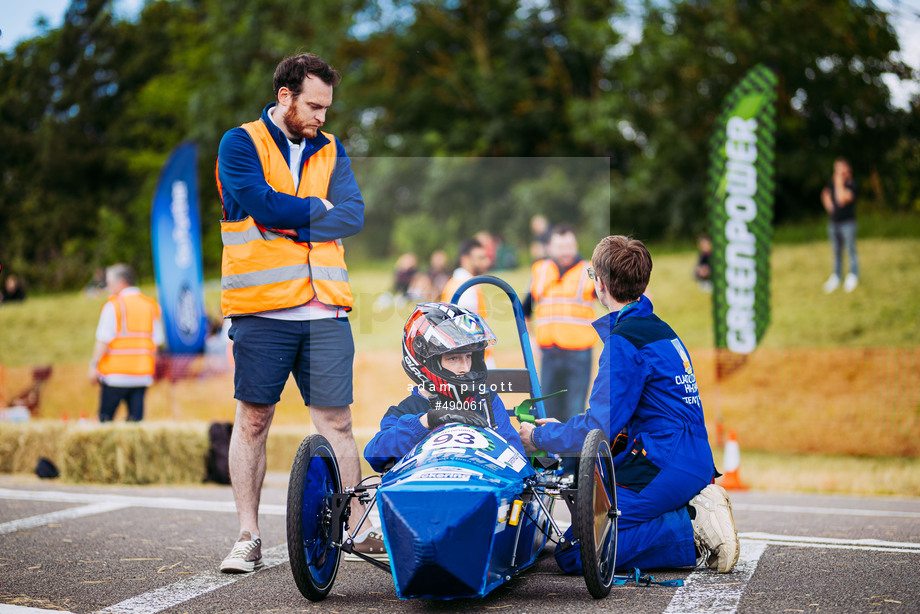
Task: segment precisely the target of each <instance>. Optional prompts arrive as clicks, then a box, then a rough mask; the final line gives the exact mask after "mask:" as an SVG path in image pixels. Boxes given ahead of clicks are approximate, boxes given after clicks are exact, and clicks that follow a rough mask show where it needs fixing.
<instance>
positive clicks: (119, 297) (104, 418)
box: [88, 264, 165, 422]
mask: <svg viewBox="0 0 920 614" xmlns="http://www.w3.org/2000/svg"><path fill="white" fill-rule="evenodd" d="M134 279H135V278H134V271H133V270H132V269H131V267H129V266H128V265H127V264H115V265H112V266H110V267H109V268H108V269H107V270H106V272H105V281H106V287H108V289H109V292H111V294H112V296H111V297H110V298H109V300H107V301H106V302H105V305H103V306H102V313H101V314H100V315H99V325H98V326H97V327H96V346H95V348H94V350H93V358H92V360H91V361H90V363H89V374H88V375H89V380H90V381H91V382H93V383H98V384H100V387H101V388H100V391H99V422H109V421H111V420H112V418H113V417H114V416H115V410H116V409H118V405H119V404H120V403H121V402H122V401H124V402H125V404H126V405H127V406H128V421H129V422H140V421H141V420H143V419H144V394H145V393H146V392H147V387H148V386H150V385H151V384H153V374H154V371H155V367H156V351H157V347H158V346H160V345H162V344H163V342H164V340H165V338H164V335H163V323H162V321H161V319H160V307H159V305H157V302H156V301H155V300H153V299H152V298H149V297H146V296H144V295H143V294H141V291H140V290H138V289H137V287H136V286H135V285H134V283H135V281H134Z"/></svg>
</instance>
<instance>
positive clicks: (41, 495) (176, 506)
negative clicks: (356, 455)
mask: <svg viewBox="0 0 920 614" xmlns="http://www.w3.org/2000/svg"><path fill="white" fill-rule="evenodd" d="M0 499H18V500H26V501H57V502H63V503H115V504H119V505H121V506H122V507H148V508H157V509H168V510H193V511H199V512H230V513H233V514H235V513H236V505H234V503H233V501H202V500H198V499H179V498H178V497H127V496H123V495H95V494H91V493H76V492H62V491H58V492H52V491H34V490H13V489H9V488H0ZM259 513H260V514H266V515H268V516H284V515H285V514H287V506H285V505H269V504H263V505H261V506H259Z"/></svg>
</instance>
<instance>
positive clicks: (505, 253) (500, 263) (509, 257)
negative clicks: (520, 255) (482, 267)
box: [492, 234, 518, 271]
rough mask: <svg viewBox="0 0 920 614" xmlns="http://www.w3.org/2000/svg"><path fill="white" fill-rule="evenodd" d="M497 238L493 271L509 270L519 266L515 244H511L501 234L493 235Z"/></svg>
mask: <svg viewBox="0 0 920 614" xmlns="http://www.w3.org/2000/svg"><path fill="white" fill-rule="evenodd" d="M492 236H493V238H494V240H495V262H494V264H493V265H492V270H493V271H508V270H511V269H514V268H517V265H518V262H517V252H516V251H515V249H514V246H513V245H509V244H508V243H507V242H506V241H505V240H504V238H502V236H501V235H499V234H496V235H492Z"/></svg>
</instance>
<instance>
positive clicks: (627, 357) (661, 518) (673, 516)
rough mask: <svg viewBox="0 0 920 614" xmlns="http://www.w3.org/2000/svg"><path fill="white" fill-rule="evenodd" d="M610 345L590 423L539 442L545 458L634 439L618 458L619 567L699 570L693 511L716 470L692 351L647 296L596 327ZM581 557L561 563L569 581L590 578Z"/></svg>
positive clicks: (552, 430) (582, 421) (565, 427)
mask: <svg viewBox="0 0 920 614" xmlns="http://www.w3.org/2000/svg"><path fill="white" fill-rule="evenodd" d="M594 328H595V330H597V332H598V335H600V338H601V339H602V340H603V341H604V349H603V351H602V352H601V356H600V364H599V368H598V374H597V378H596V379H595V380H594V385H593V387H592V389H591V396H590V398H589V402H588V404H589V407H588V410H587V411H586V413H584V414H582V415H579V416H576V417H574V418H572V419H570V420H569V421H568V422H565V423H550V424H545V425H543V426H541V427H539V428H537V429H535V430H534V432H533V441H534V444H535V445H536V446H537V447H538V448H542V449H543V450H546V451H548V452H554V453H560V454H565V453H578V452H580V451H581V447H582V444H583V442H584V440H585V437H586V436H587V434H588V431H590V430H592V429H598V428H599V429H602V430H603V431H604V433H605V434H606V435H607V438H608V439H609V440H610V441H613V440H614V438H615V437H616V435H617V434H618V433H620V432H621V431H622V430H624V429H625V431H626V434H627V436H628V442H629V444H628V445H627V447H626V449H625V450H624V451H623V452H621V453H620V454H618V455H617V456H616V457H615V458H614V467H615V468H616V481H617V506H618V507H619V509H620V511H621V512H622V516H621V517H620V519H619V524H618V531H617V539H618V542H617V567H618V568H632V567H640V568H646V567H683V566H688V565H694V564H695V563H696V551H695V549H694V545H693V527H692V525H691V524H690V516H689V515H688V510H687V507H686V505H687V503H688V502H689V501H690V499H692V498H693V497H694V496H695V495H696V494H697V493H699V492H700V491H701V490H702V489H703V488H704V487H705V486H706V485H707V484H709V483H711V482H712V479H713V476H714V472H715V468H714V465H713V460H712V450H711V449H710V447H709V440H708V436H707V434H706V426H705V424H704V420H703V407H702V404H701V403H700V397H699V393H698V391H697V385H696V376H695V374H694V372H693V365H692V364H691V362H690V356H689V353H688V352H687V348H685V347H684V344H683V343H682V342H681V341H680V339H679V338H678V337H677V334H675V332H674V331H673V330H672V329H671V327H670V326H668V325H667V324H666V323H664V322H663V321H662V320H661V319H660V318H658V316H656V315H655V314H654V313H653V311H652V302H651V301H650V300H649V299H648V298H647V297H645V296H643V297H641V298H640V300H639V301H638V302H635V303H630V304H629V305H627V306H625V307H624V308H623V309H622V310H620V311H618V312H613V313H609V314H607V315H606V316H604V317H602V318H600V319H598V320H596V321H595V322H594ZM577 554H578V549H577V548H572V549H570V550H568V551H566V552H564V553H559V554H558V555H557V560H558V561H559V564H560V566H561V567H562V568H563V569H564V570H566V571H576V570H578V569H580V568H581V561H580V560H577V559H579V558H580V557H578V556H576V555H577Z"/></svg>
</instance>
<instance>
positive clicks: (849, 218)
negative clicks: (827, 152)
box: [821, 158, 859, 293]
mask: <svg viewBox="0 0 920 614" xmlns="http://www.w3.org/2000/svg"><path fill="white" fill-rule="evenodd" d="M857 191H858V188H857V185H856V182H855V181H854V180H853V169H852V168H851V167H850V163H849V162H848V161H847V159H846V158H837V159H836V160H834V173H833V175H832V176H831V181H830V183H828V184H827V186H825V188H824V189H823V190H821V204H823V205H824V209H825V211H827V215H828V217H829V220H828V224H827V234H828V237H829V238H830V242H831V251H833V253H834V272H833V273H831V276H830V277H829V278H828V279H827V281H826V282H824V292H825V293H830V292H833V291H834V290H836V289H837V286H839V285H840V279H841V277H842V276H843V250H844V249H846V251H847V257H848V258H849V261H850V263H849V264H850V271H849V273H847V276H846V279H845V280H844V282H843V289H844V291H846V292H852V291H853V290H854V289H855V288H856V286H857V285H858V284H859V256H857V254H856V195H857Z"/></svg>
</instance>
